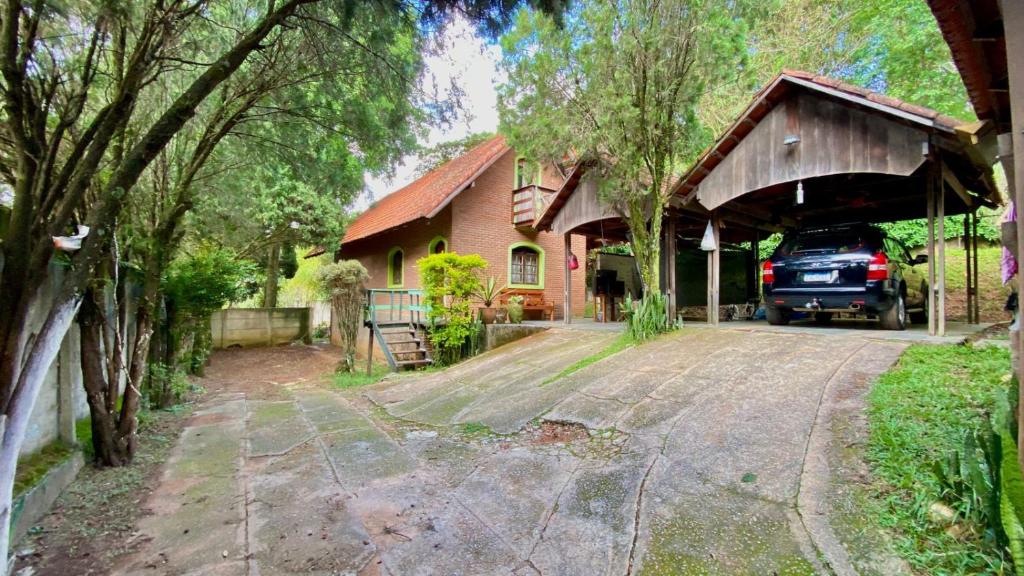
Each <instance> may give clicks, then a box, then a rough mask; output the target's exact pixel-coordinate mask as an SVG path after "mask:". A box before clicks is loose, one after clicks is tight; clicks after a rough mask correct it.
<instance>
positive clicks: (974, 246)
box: [971, 209, 981, 324]
mask: <svg viewBox="0 0 1024 576" xmlns="http://www.w3.org/2000/svg"><path fill="white" fill-rule="evenodd" d="M971 258H972V259H973V260H974V265H973V266H972V269H973V270H974V278H972V282H971V284H972V285H973V286H974V299H973V300H971V302H973V303H974V323H975V324H980V323H981V305H980V304H979V303H978V294H979V292H980V291H979V290H978V210H977V209H974V210H973V211H972V212H971Z"/></svg>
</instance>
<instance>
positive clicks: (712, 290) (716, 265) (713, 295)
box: [707, 214, 721, 326]
mask: <svg viewBox="0 0 1024 576" xmlns="http://www.w3.org/2000/svg"><path fill="white" fill-rule="evenodd" d="M718 228H719V220H718V215H717V214H712V215H711V233H712V234H713V236H714V238H715V249H714V250H711V251H709V252H708V302H707V305H708V325H709V326H718V295H719V273H720V270H721V246H720V245H719V244H721V241H720V238H719V230H718Z"/></svg>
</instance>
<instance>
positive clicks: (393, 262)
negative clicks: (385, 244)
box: [388, 246, 405, 288]
mask: <svg viewBox="0 0 1024 576" xmlns="http://www.w3.org/2000/svg"><path fill="white" fill-rule="evenodd" d="M404 268H405V252H402V249H401V248H399V247H397V246H396V247H394V248H392V249H391V250H390V251H388V288H401V287H402V282H403V280H404V278H403V276H404V275H403V273H402V270H403V269H404Z"/></svg>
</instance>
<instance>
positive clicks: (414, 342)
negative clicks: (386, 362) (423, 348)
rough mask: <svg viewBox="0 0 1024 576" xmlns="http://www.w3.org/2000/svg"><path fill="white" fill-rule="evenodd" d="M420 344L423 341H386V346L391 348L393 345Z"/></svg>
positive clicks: (414, 339) (413, 339)
mask: <svg viewBox="0 0 1024 576" xmlns="http://www.w3.org/2000/svg"><path fill="white" fill-rule="evenodd" d="M422 342H423V340H420V339H419V338H407V339H404V340H388V345H389V346H391V345H393V344H421V343H422Z"/></svg>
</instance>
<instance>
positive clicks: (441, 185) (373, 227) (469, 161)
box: [341, 136, 509, 244]
mask: <svg viewBox="0 0 1024 576" xmlns="http://www.w3.org/2000/svg"><path fill="white" fill-rule="evenodd" d="M508 150H509V147H508V145H507V144H506V143H505V137H504V136H495V137H494V138H491V139H490V140H487V141H486V142H482V143H480V144H478V145H476V146H475V147H473V148H472V149H470V150H469V151H468V152H466V153H465V154H463V155H462V156H459V157H458V158H455V159H453V160H449V161H448V162H445V163H444V164H442V165H441V166H438V167H437V168H435V169H433V170H431V171H430V172H428V173H427V174H424V175H423V176H421V177H420V178H419V179H418V180H416V181H414V182H413V183H411V184H409V185H408V186H406V187H404V188H401V189H399V190H397V191H395V192H392V193H391V194H388V195H387V196H385V197H383V198H381V199H380V200H379V201H378V202H376V203H375V204H374V205H373V206H371V207H370V208H369V209H368V210H367V211H366V212H363V213H362V214H361V215H360V216H359V217H358V218H356V220H355V222H353V223H352V224H351V225H350V226H349V227H348V230H346V231H345V237H344V238H343V239H342V241H341V243H342V244H345V243H346V242H354V241H356V240H361V239H363V238H367V237H369V236H373V235H374V234H379V233H381V232H384V231H386V230H390V229H392V228H394V227H396V226H401V225H402V224H408V223H409V222H412V221H413V220H418V219H420V218H432V217H434V216H435V215H436V214H437V213H438V212H440V211H441V209H442V208H444V207H445V206H447V205H448V203H449V202H451V200H452V198H454V197H455V196H457V195H458V194H459V192H462V190H464V189H465V188H466V187H467V186H469V185H470V184H471V183H472V182H473V180H475V179H476V178H478V177H479V176H480V174H481V173H483V171H484V170H486V169H487V168H489V167H490V166H491V164H493V163H494V161H495V160H497V159H498V158H500V157H501V155H502V154H504V153H505V152H507V151H508Z"/></svg>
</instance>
